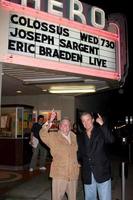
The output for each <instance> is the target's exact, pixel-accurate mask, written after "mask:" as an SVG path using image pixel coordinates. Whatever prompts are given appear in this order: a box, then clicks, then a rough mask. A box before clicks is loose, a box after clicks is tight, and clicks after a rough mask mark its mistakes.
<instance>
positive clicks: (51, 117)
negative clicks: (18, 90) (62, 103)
mask: <svg viewBox="0 0 133 200" xmlns="http://www.w3.org/2000/svg"><path fill="white" fill-rule="evenodd" d="M55 117H56V112H55V111H54V109H53V110H52V112H51V116H50V120H49V121H50V123H52V122H53V121H54V119H55Z"/></svg>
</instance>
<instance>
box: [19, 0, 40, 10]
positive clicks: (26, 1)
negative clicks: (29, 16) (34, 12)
mask: <svg viewBox="0 0 133 200" xmlns="http://www.w3.org/2000/svg"><path fill="white" fill-rule="evenodd" d="M34 1H35V9H38V10H40V9H41V7H40V6H41V5H40V0H34ZM27 3H28V0H21V5H22V6H27Z"/></svg>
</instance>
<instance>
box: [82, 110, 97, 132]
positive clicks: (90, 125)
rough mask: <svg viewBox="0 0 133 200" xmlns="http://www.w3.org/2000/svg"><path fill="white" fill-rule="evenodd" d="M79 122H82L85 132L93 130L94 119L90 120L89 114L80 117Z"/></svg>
mask: <svg viewBox="0 0 133 200" xmlns="http://www.w3.org/2000/svg"><path fill="white" fill-rule="evenodd" d="M81 121H82V124H83V126H84V128H85V129H86V130H87V131H89V130H91V129H92V128H93V122H94V119H93V118H92V116H91V115H90V114H86V115H84V116H82V117H81Z"/></svg>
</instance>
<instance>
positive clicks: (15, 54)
mask: <svg viewBox="0 0 133 200" xmlns="http://www.w3.org/2000/svg"><path fill="white" fill-rule="evenodd" d="M22 2H23V4H26V1H22ZM35 2H36V4H35V6H37V7H38V3H37V1H35ZM38 2H39V6H40V5H41V4H40V1H38ZM49 2H50V4H49V6H48V7H47V12H44V11H40V10H36V9H33V8H28V7H25V6H24V5H19V4H15V3H11V2H7V1H1V5H0V6H1V8H0V9H1V10H0V13H1V14H0V15H1V16H0V18H1V19H2V18H3V19H4V23H6V28H7V30H8V31H7V38H5V40H6V39H7V41H8V42H7V44H6V47H5V46H4V44H3V46H4V48H3V49H4V51H5V53H3V52H2V51H1V52H0V53H1V54H3V55H4V56H3V58H5V57H6V56H7V55H8V56H7V57H8V58H9V59H8V62H12V63H16V64H23V65H29V66H30V65H31V66H33V67H36V66H37V67H41V68H47V69H52V70H57V71H64V72H71V73H75V74H83V75H88V76H95V77H100V78H107V79H113V80H120V79H121V76H122V73H123V69H122V66H123V63H122V60H121V52H122V51H121V37H120V36H121V33H120V30H121V27H119V26H118V24H117V23H114V22H112V21H111V22H107V21H106V20H105V14H104V11H103V10H102V9H99V8H97V7H90V6H89V7H88V12H90V13H89V16H90V21H87V17H86V14H85V12H84V6H83V5H82V4H81V2H79V1H74V0H72V1H70V3H71V4H72V5H74V4H76V5H77V7H78V8H77V10H74V6H72V5H71V6H70V8H71V9H72V8H73V10H71V12H70V8H69V14H68V16H65V17H67V18H65V17H64V16H63V14H64V11H63V8H64V7H65V5H63V3H62V4H58V3H57V1H49ZM62 2H64V1H62ZM54 5H56V7H58V9H57V8H56V9H55V8H54ZM61 5H62V6H61ZM50 6H51V7H50ZM63 6H64V7H63ZM59 8H62V11H60V9H59ZM39 9H40V7H39ZM48 9H49V10H48ZM51 10H52V11H53V12H52V13H53V14H51ZM70 13H72V14H70ZM64 15H65V14H64ZM74 16H75V17H74ZM96 16H98V17H99V18H98V20H97V17H96ZM75 20H76V21H75ZM77 20H79V21H77ZM1 23H2V21H1ZM3 26H5V25H3ZM5 36H6V35H5ZM3 37H4V36H3ZM1 42H2V41H1ZM1 58H2V57H1ZM27 62H28V63H27ZM124 62H125V61H124Z"/></svg>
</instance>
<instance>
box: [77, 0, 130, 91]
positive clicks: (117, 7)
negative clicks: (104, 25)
mask: <svg viewBox="0 0 133 200" xmlns="http://www.w3.org/2000/svg"><path fill="white" fill-rule="evenodd" d="M80 1H81V2H84V3H87V4H89V5H91V6H97V7H99V8H102V9H103V10H104V11H105V14H106V15H109V14H111V13H121V14H123V15H124V16H125V17H126V19H127V26H128V51H129V69H128V75H127V78H126V80H125V84H124V86H123V89H124V90H123V91H124V92H125V93H126V95H127V93H128V95H131V90H130V89H131V88H132V87H133V47H132V46H133V39H132V37H133V34H132V33H133V31H132V30H131V29H133V27H132V24H133V22H132V19H133V16H131V14H132V15H133V10H132V11H131V9H132V5H131V3H130V2H129V0H126V1H117V0H80ZM116 3H117V4H116ZM132 90H133V89H132Z"/></svg>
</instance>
